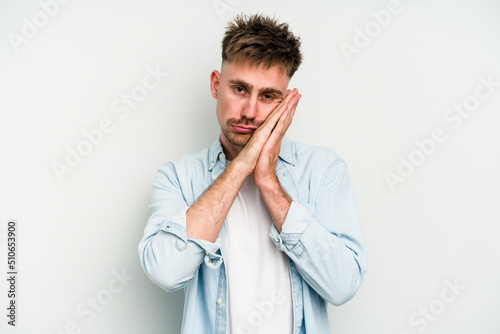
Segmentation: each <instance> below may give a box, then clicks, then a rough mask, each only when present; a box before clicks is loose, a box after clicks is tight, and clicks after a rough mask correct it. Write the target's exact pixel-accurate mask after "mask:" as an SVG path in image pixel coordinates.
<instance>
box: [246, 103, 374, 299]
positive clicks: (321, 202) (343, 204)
mask: <svg viewBox="0 0 500 334" xmlns="http://www.w3.org/2000/svg"><path fill="white" fill-rule="evenodd" d="M299 98H300V96H299ZM294 103H295V104H292V105H291V108H289V109H288V110H287V112H285V113H283V115H282V116H281V118H280V121H279V122H278V123H277V125H276V127H275V129H274V131H273V133H272V134H271V136H270V137H269V139H268V141H267V142H266V145H265V146H264V148H263V150H262V152H261V154H260V156H259V161H258V162H257V165H256V167H255V171H254V180H255V184H256V185H257V187H258V189H259V191H260V193H261V195H262V198H263V199H264V202H265V204H266V207H267V209H268V211H269V213H270V215H271V218H272V219H273V222H274V227H275V231H274V232H275V233H274V237H273V240H274V242H275V243H276V244H277V246H278V247H279V248H280V249H281V250H283V251H285V253H287V255H288V256H289V257H290V258H291V259H292V260H293V261H294V262H295V264H296V266H297V270H298V271H299V273H300V274H301V276H302V277H303V278H304V280H305V281H306V282H307V283H308V284H309V285H310V286H311V287H312V288H313V289H314V290H315V291H316V292H318V294H320V295H321V296H322V297H323V298H324V299H325V300H327V301H328V302H330V303H332V304H334V305H340V304H343V303H345V302H346V301H348V300H349V299H351V298H352V297H353V296H354V294H355V292H356V291H357V289H358V288H359V286H360V285H361V282H362V280H363V277H364V274H365V271H366V253H365V249H364V244H363V240H362V234H361V227H360V224H359V221H358V217H357V210H356V206H355V203H354V195H353V192H352V186H351V183H350V180H349V176H348V173H347V166H346V165H345V163H344V162H343V161H342V160H340V159H336V160H335V161H333V162H331V164H330V165H329V166H328V168H327V171H326V173H325V176H324V179H323V180H324V181H323V185H322V187H321V189H322V192H321V194H320V195H319V198H318V199H316V203H314V206H315V211H316V217H318V219H319V220H320V221H321V223H319V221H318V220H317V219H314V218H313V216H312V215H311V213H310V212H309V211H308V209H306V208H305V207H303V206H301V205H300V204H299V203H297V202H293V201H292V199H291V198H290V196H289V195H288V194H287V192H286V191H285V189H284V188H283V187H282V185H281V184H280V181H279V180H278V178H277V176H276V163H277V161H278V155H279V150H280V147H281V140H282V138H283V136H284V134H285V132H286V131H287V129H288V127H289V125H290V123H291V121H292V118H293V115H294V112H295V108H296V106H297V103H298V99H297V100H296V101H294ZM272 234H273V233H272ZM283 245H284V247H283Z"/></svg>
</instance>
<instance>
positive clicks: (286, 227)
mask: <svg viewBox="0 0 500 334" xmlns="http://www.w3.org/2000/svg"><path fill="white" fill-rule="evenodd" d="M312 219H313V217H312V215H311V213H310V212H309V210H307V209H306V208H305V207H304V206H302V205H300V204H299V203H297V202H296V201H292V204H290V208H289V209H288V213H287V215H286V218H285V221H284V222H283V225H282V226H281V233H279V232H278V229H277V228H276V226H275V225H274V224H272V225H271V231H270V233H269V236H270V237H271V239H272V240H273V242H274V244H275V245H276V246H277V247H278V248H279V249H280V250H283V244H285V245H295V244H296V243H297V242H299V239H300V237H301V236H302V233H304V231H305V230H306V228H307V227H308V226H309V224H310V223H311V221H312Z"/></svg>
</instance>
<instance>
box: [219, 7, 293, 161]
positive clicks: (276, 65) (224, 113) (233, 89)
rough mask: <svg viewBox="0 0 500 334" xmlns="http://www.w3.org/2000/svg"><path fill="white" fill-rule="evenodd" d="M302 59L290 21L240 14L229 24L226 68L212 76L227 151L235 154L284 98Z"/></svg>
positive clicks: (224, 47) (224, 45) (225, 42)
mask: <svg viewBox="0 0 500 334" xmlns="http://www.w3.org/2000/svg"><path fill="white" fill-rule="evenodd" d="M301 62H302V55H301V52H300V39H299V38H297V37H295V36H294V35H293V34H292V33H291V32H290V31H289V30H288V24H286V23H279V22H278V21H277V20H276V19H272V18H269V17H265V16H260V15H253V16H250V17H248V16H238V17H236V18H235V19H234V21H233V22H230V23H229V24H228V26H227V29H226V34H225V36H224V39H223V41H222V68H221V72H220V73H219V72H218V71H216V70H215V71H213V72H212V74H211V77H210V86H211V91H212V96H213V97H214V98H215V99H217V118H218V120H219V124H220V126H221V142H222V145H223V147H224V149H225V150H226V153H231V154H230V155H233V156H234V154H237V153H238V152H239V151H240V150H241V148H243V147H244V146H245V145H246V143H247V142H248V140H249V139H250V137H251V135H252V133H253V130H255V129H256V128H257V127H259V126H260V125H261V124H262V123H263V122H264V120H265V119H266V118H267V116H268V115H269V114H270V113H271V111H272V110H273V109H274V108H275V107H276V105H278V104H279V103H280V102H281V101H282V100H283V98H284V94H285V91H286V88H287V87H288V83H289V81H290V79H291V77H292V76H293V74H294V73H295V71H296V70H297V68H298V67H299V65H300V63H301Z"/></svg>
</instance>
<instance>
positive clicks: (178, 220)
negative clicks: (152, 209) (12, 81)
mask: <svg viewBox="0 0 500 334" xmlns="http://www.w3.org/2000/svg"><path fill="white" fill-rule="evenodd" d="M188 209H189V207H186V208H184V209H182V210H181V212H179V213H178V214H176V215H175V216H173V217H170V218H168V219H167V220H165V221H163V222H162V224H161V229H162V230H163V231H165V232H167V233H171V234H175V235H176V236H177V237H178V238H179V240H178V241H176V247H177V249H178V250H180V251H181V250H183V249H184V247H185V246H187V244H188V243H195V244H197V245H198V246H199V247H200V248H202V249H203V250H204V251H205V258H204V261H205V264H206V265H207V266H209V267H210V268H218V267H219V266H220V265H221V264H222V255H220V247H221V240H220V238H219V237H218V236H217V239H215V241H214V242H210V241H207V240H202V239H193V238H188V237H187V230H186V212H187V210H188ZM179 243H181V244H182V245H179ZM217 253H219V254H217Z"/></svg>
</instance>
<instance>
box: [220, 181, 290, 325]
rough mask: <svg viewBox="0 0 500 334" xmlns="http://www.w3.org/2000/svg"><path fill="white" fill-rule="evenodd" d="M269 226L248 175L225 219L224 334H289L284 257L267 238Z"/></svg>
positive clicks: (262, 204) (286, 278) (252, 182)
mask: <svg viewBox="0 0 500 334" xmlns="http://www.w3.org/2000/svg"><path fill="white" fill-rule="evenodd" d="M271 224H273V222H272V219H271V217H270V215H269V212H268V211H267V208H266V205H265V203H264V200H263V199H262V197H261V195H260V193H259V190H258V189H257V187H256V186H255V183H254V181H253V174H250V175H249V176H248V177H247V178H246V179H245V181H244V182H243V185H242V187H241V189H240V191H239V192H238V195H237V196H236V198H235V200H234V203H233V205H232V206H231V209H230V210H229V213H228V215H227V220H226V239H225V245H226V246H225V253H226V256H225V258H224V262H225V266H226V273H227V282H228V284H227V285H228V331H227V333H228V334H249V333H252V334H257V333H266V334H269V333H273V334H291V333H292V330H293V325H292V323H293V315H292V314H293V313H292V312H293V310H292V291H291V289H292V288H291V283H290V271H289V264H288V256H287V255H286V254H285V253H284V252H282V251H280V250H279V249H278V248H277V247H276V245H275V244H274V243H273V242H272V240H271V238H270V237H269V232H270V229H271Z"/></svg>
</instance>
